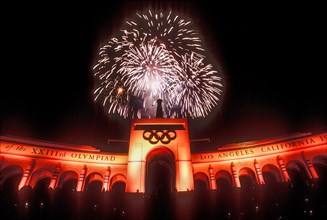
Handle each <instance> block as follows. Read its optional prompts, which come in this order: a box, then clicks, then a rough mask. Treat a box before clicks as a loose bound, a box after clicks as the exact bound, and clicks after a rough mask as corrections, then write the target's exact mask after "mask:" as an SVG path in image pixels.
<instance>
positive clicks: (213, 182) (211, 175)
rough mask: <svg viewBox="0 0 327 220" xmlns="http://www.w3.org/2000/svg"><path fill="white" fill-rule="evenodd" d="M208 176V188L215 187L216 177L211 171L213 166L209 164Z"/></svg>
mask: <svg viewBox="0 0 327 220" xmlns="http://www.w3.org/2000/svg"><path fill="white" fill-rule="evenodd" d="M209 178H210V189H213V190H215V189H217V183H216V179H215V176H214V173H213V168H212V166H211V164H210V165H209Z"/></svg>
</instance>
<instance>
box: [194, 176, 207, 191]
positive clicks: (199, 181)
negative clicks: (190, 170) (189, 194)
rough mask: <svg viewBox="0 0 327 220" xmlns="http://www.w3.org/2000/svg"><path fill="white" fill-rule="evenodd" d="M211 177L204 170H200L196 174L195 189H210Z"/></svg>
mask: <svg viewBox="0 0 327 220" xmlns="http://www.w3.org/2000/svg"><path fill="white" fill-rule="evenodd" d="M209 189H210V187H209V178H208V176H207V174H205V173H203V172H198V173H196V174H194V190H195V191H204V190H209Z"/></svg>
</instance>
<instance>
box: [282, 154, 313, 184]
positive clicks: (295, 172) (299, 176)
mask: <svg viewBox="0 0 327 220" xmlns="http://www.w3.org/2000/svg"><path fill="white" fill-rule="evenodd" d="M286 169H287V172H288V173H289V175H290V178H291V181H292V183H293V184H295V185H298V186H300V185H303V184H304V185H307V186H308V185H309V184H310V183H309V180H310V176H309V174H308V171H307V169H306V167H305V165H304V164H303V163H302V162H301V161H298V160H290V161H288V163H287V164H286Z"/></svg>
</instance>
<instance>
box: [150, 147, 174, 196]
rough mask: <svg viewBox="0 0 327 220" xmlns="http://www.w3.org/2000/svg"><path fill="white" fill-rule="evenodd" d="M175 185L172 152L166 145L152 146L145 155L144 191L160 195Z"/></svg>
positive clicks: (171, 190)
mask: <svg viewBox="0 0 327 220" xmlns="http://www.w3.org/2000/svg"><path fill="white" fill-rule="evenodd" d="M175 187H176V165H175V157H174V154H173V152H172V151H171V150H170V149H168V148H166V147H156V148H153V149H152V150H151V151H150V152H149V153H148V154H147V156H146V176H145V192H146V193H150V194H156V195H158V196H161V195H163V194H166V193H170V192H173V191H174V190H175Z"/></svg>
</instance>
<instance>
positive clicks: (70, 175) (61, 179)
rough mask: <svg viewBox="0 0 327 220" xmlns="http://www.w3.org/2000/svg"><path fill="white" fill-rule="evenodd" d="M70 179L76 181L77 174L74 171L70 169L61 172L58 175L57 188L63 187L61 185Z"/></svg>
mask: <svg viewBox="0 0 327 220" xmlns="http://www.w3.org/2000/svg"><path fill="white" fill-rule="evenodd" d="M70 180H76V182H77V180H78V174H77V173H76V172H75V171H71V170H68V171H65V172H63V173H62V174H61V175H60V177H59V182H58V184H57V188H60V189H61V188H62V187H63V185H64V184H65V183H66V182H68V181H70Z"/></svg>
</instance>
